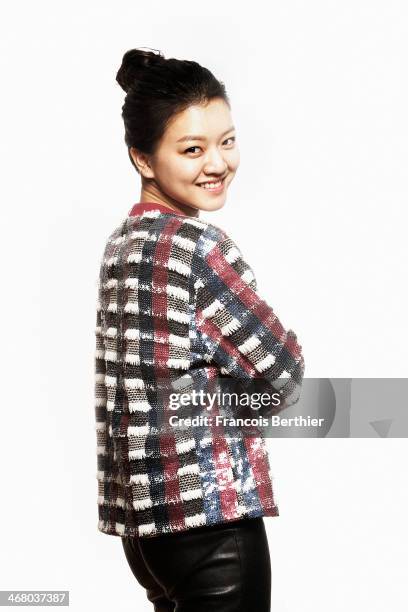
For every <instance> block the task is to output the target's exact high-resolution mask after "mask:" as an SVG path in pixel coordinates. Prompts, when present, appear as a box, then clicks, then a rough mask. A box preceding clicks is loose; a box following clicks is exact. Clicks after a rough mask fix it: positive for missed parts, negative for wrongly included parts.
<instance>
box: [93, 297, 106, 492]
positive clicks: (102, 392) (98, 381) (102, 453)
mask: <svg viewBox="0 0 408 612" xmlns="http://www.w3.org/2000/svg"><path fill="white" fill-rule="evenodd" d="M105 375H106V362H105V346H104V339H103V334H102V310H101V305H100V302H99V299H98V301H97V308H96V327H95V356H94V399H95V429H96V454H97V479H98V491H99V497H98V503H100V504H102V503H103V499H102V498H103V482H104V478H105V457H106V442H107V438H106V429H107V421H106V406H107V390H106V385H105Z"/></svg>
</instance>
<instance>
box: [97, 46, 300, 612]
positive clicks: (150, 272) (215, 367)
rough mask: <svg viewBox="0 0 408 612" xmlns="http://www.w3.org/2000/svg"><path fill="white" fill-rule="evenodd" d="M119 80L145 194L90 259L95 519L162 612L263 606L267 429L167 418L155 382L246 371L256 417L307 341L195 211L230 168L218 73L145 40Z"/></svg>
mask: <svg viewBox="0 0 408 612" xmlns="http://www.w3.org/2000/svg"><path fill="white" fill-rule="evenodd" d="M116 78H117V81H118V83H119V84H120V85H121V86H122V88H123V89H124V90H125V92H126V97H125V102H124V105H123V107H122V117H123V120H124V125H125V142H126V145H127V147H128V153H129V157H130V160H131V162H132V164H133V166H134V167H135V169H136V171H137V172H138V173H139V174H140V177H141V195H140V200H139V202H138V203H136V204H135V205H134V206H133V207H132V208H131V210H130V211H129V214H128V215H127V217H126V218H125V219H124V221H123V222H122V223H121V224H120V225H119V227H117V228H116V229H115V230H114V231H113V233H112V234H111V235H110V236H109V238H108V240H107V242H106V246H105V250H104V254H103V258H102V263H101V268H100V277H99V293H98V307H97V327H96V359H95V373H96V384H95V399H96V430H97V454H98V474H97V478H98V493H99V495H98V508H99V523H98V528H99V529H100V531H102V532H103V533H107V534H110V535H116V536H120V537H121V541H122V544H123V548H124V552H125V555H126V558H127V561H128V563H129V565H130V568H131V570H132V571H133V573H134V575H135V577H136V578H137V580H138V581H139V583H140V584H141V585H142V586H143V587H144V588H145V589H146V594H147V598H148V599H149V601H150V602H152V603H153V604H154V609H155V610H156V611H157V612H158V611H163V612H164V611H169V610H177V611H178V612H181V611H183V612H201V611H205V612H208V610H209V609H212V610H217V611H220V612H221V611H223V612H224V611H225V612H227V611H231V612H232V611H238V610H239V611H242V612H243V611H249V610H251V611H252V610H256V612H267V611H268V610H269V609H270V596H271V567H270V556H269V549H268V541H267V537H266V532H265V527H264V523H263V517H264V516H276V515H278V507H277V506H276V504H275V502H274V496H273V491H272V482H271V474H270V467H269V460H268V454H267V450H266V446H265V443H264V439H263V437H262V436H261V435H244V429H240V428H239V427H236V428H234V430H233V435H231V434H230V430H228V428H227V427H225V428H223V427H222V426H221V427H219V426H218V424H217V427H214V425H213V422H210V423H209V424H208V423H206V424H205V425H204V426H200V427H196V428H194V427H190V428H187V429H185V428H184V429H183V428H179V427H174V428H173V429H172V428H171V427H167V428H166V427H163V423H165V422H166V418H167V419H168V420H167V424H168V423H169V421H170V419H169V412H167V410H168V405H169V402H168V401H166V397H165V393H163V389H165V391H167V392H168V391H169V390H170V389H174V388H179V387H177V385H175V382H177V381H178V382H180V381H186V380H187V379H188V380H189V381H190V383H191V385H190V387H188V389H189V390H190V392H191V390H192V388H194V389H196V388H197V387H200V389H208V388H210V386H211V388H212V389H214V388H217V389H219V388H221V387H222V386H223V385H225V384H226V383H227V382H228V381H239V384H240V385H242V387H243V388H244V389H245V388H246V389H247V390H248V389H250V387H249V385H251V384H253V383H254V380H255V379H257V380H260V381H261V382H262V383H263V384H264V388H266V389H269V391H271V392H273V393H274V395H275V397H276V398H277V399H278V402H277V404H276V403H274V404H273V405H272V406H269V408H268V407H267V408H265V410H264V412H263V414H266V415H267V414H270V413H272V411H273V410H275V411H277V410H281V409H282V408H284V407H286V406H289V405H291V404H293V403H295V402H296V401H297V400H298V398H299V396H300V389H301V384H302V378H303V375H304V359H303V355H302V351H301V348H302V347H301V346H300V345H299V344H298V342H297V337H296V335H295V333H294V332H293V331H292V330H285V329H284V328H283V327H282V325H281V323H280V321H279V319H278V317H277V316H276V314H275V313H274V311H273V310H272V308H271V307H270V306H269V305H268V304H267V303H266V302H265V300H263V299H262V298H261V297H260V296H259V294H258V292H257V285H256V280H255V277H254V274H253V271H252V269H251V267H250V266H249V264H248V263H247V262H246V261H245V260H244V258H243V256H242V253H241V251H240V250H239V249H238V247H237V245H236V244H235V243H234V241H233V240H232V238H230V237H229V236H228V235H227V233H226V232H225V231H223V230H222V229H221V228H219V227H218V226H216V225H214V224H211V223H208V222H205V221H202V220H200V218H199V211H201V210H202V211H207V212H209V211H213V210H218V209H220V208H221V207H222V206H224V204H225V202H226V197H227V191H228V187H229V185H230V183H231V181H232V180H233V178H234V176H235V173H236V171H237V169H238V165H239V151H238V145H237V142H236V132H235V127H234V124H233V120H232V116H231V107H230V102H229V99H228V97H227V94H226V91H225V87H224V85H223V83H221V82H220V81H218V80H217V79H216V78H215V76H214V75H213V74H212V73H211V72H210V71H209V70H207V69H206V68H203V67H202V66H200V65H199V64H197V63H196V62H193V61H186V60H178V59H173V58H171V59H165V58H164V57H163V55H162V54H161V53H155V52H154V50H153V51H146V50H143V49H133V50H130V51H128V52H127V53H125V55H124V57H123V60H122V65H121V67H120V69H119V71H118V73H117V77H116ZM167 399H168V397H167ZM213 410H214V413H213V414H212V417H213V416H214V414H218V415H221V414H228V415H231V414H233V407H232V406H230V405H227V406H223V405H221V403H219V404H218V403H216V404H215V405H214V406H213ZM200 411H201V414H202V413H206V414H208V406H201V408H200V407H198V409H197V408H195V409H194V410H193V411H192V413H194V414H196V415H197V414H199V413H200ZM192 413H190V414H192Z"/></svg>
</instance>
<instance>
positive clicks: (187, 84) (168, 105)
mask: <svg viewBox="0 0 408 612" xmlns="http://www.w3.org/2000/svg"><path fill="white" fill-rule="evenodd" d="M144 48H146V47H144ZM153 51H157V49H153V50H151V51H143V50H142V49H130V50H129V51H127V52H126V53H125V54H124V56H123V59H122V65H121V67H120V68H119V70H118V72H117V74H116V80H117V82H118V83H119V85H120V86H121V87H122V89H124V91H125V92H126V97H125V102H124V104H123V106H122V118H123V121H124V124H125V143H126V145H127V147H128V155H129V159H130V161H131V162H132V164H133V166H135V164H134V162H133V159H132V157H131V155H130V148H131V147H134V148H136V149H138V150H139V151H141V152H142V153H145V154H147V155H151V154H153V153H154V152H155V150H156V147H157V145H158V143H159V140H160V138H161V137H162V136H163V134H164V132H165V130H166V128H167V126H168V124H169V122H170V120H171V119H172V118H173V117H174V115H176V114H177V113H180V112H182V111H183V110H185V109H186V108H187V107H189V106H191V105H192V104H206V103H208V102H209V101H210V100H212V99H214V98H221V99H223V100H224V101H225V102H226V103H227V104H228V106H230V101H229V98H228V96H227V93H226V90H225V85H224V83H223V82H222V81H219V80H218V79H216V78H215V76H214V75H213V74H212V72H210V70H208V69H207V68H204V67H203V66H201V65H200V64H198V63H197V62H193V61H188V60H179V59H175V58H168V59H166V58H165V57H164V56H163V54H162V53H161V51H159V52H158V53H153ZM135 168H136V170H137V171H138V169H137V167H136V166H135Z"/></svg>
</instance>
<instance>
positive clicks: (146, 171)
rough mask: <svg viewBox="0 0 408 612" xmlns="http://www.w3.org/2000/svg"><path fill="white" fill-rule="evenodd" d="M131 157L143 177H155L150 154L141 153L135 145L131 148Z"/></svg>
mask: <svg viewBox="0 0 408 612" xmlns="http://www.w3.org/2000/svg"><path fill="white" fill-rule="evenodd" d="M129 157H130V158H131V160H132V162H133V165H134V166H135V168H136V169H137V170H138V172H139V173H140V174H141V176H142V177H143V178H147V179H150V178H154V172H153V170H152V168H151V166H150V161H149V156H148V155H146V154H145V153H141V152H140V151H138V150H137V149H135V147H130V148H129Z"/></svg>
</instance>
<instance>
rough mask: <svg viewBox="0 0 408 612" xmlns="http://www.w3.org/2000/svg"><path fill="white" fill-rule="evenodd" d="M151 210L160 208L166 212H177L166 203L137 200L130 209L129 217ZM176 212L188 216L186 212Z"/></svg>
mask: <svg viewBox="0 0 408 612" xmlns="http://www.w3.org/2000/svg"><path fill="white" fill-rule="evenodd" d="M151 210H159V211H160V212H164V213H167V214H171V213H176V211H175V210H173V209H172V208H170V207H169V206H165V205H164V204H158V203H157V202H137V203H136V204H134V205H133V206H132V208H131V209H130V211H129V217H131V216H134V215H142V214H143V213H144V212H147V211H151ZM176 214H178V215H183V216H185V217H186V216H187V215H186V214H185V213H183V212H179V211H177V213H176Z"/></svg>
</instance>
